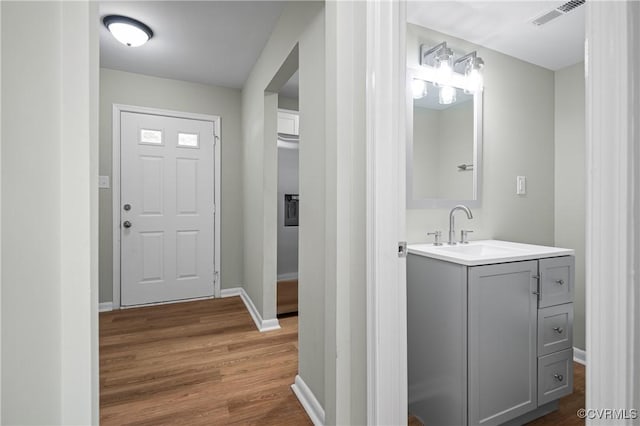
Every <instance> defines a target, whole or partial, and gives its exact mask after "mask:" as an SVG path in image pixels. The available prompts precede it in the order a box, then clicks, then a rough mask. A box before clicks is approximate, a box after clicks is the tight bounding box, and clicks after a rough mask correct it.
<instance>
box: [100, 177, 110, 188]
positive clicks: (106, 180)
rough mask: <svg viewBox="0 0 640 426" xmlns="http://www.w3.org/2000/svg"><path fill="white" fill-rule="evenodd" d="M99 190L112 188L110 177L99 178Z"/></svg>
mask: <svg viewBox="0 0 640 426" xmlns="http://www.w3.org/2000/svg"><path fill="white" fill-rule="evenodd" d="M98 188H110V186H109V176H99V177H98Z"/></svg>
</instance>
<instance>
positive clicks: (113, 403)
mask: <svg viewBox="0 0 640 426" xmlns="http://www.w3.org/2000/svg"><path fill="white" fill-rule="evenodd" d="M280 325H281V326H282V329H280V330H277V331H271V332H268V333H260V332H258V331H257V330H256V327H255V325H254V323H253V321H252V320H251V317H250V316H249V314H248V312H247V310H246V308H245V306H244V304H243V303H242V301H241V300H240V298H239V297H231V298H225V299H216V300H205V301H198V302H187V303H176V304H171V305H163V306H154V307H147V308H136V309H128V310H122V311H114V312H105V313H101V314H100V424H101V425H103V426H109V425H118V426H120V425H154V426H155V425H232V424H259V425H310V424H311V422H310V421H309V419H308V417H307V415H306V413H305V412H304V410H303V408H302V406H301V405H300V403H299V402H298V400H297V398H296V397H295V395H294V394H293V392H292V391H291V388H290V385H291V384H292V383H293V381H294V378H295V375H296V374H297V372H298V318H297V317H287V318H282V319H281V320H280Z"/></svg>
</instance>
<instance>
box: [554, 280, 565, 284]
mask: <svg viewBox="0 0 640 426" xmlns="http://www.w3.org/2000/svg"><path fill="white" fill-rule="evenodd" d="M556 282H557V283H558V284H560V285H563V284H564V280H556Z"/></svg>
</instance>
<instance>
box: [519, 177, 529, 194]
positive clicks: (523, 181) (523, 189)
mask: <svg viewBox="0 0 640 426" xmlns="http://www.w3.org/2000/svg"><path fill="white" fill-rule="evenodd" d="M526 194H527V177H526V176H516V195H526Z"/></svg>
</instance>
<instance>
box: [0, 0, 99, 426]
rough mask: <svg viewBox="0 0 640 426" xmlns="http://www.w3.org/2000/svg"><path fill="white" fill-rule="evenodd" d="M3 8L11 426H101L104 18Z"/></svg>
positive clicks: (4, 415) (4, 406)
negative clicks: (100, 128)
mask: <svg viewBox="0 0 640 426" xmlns="http://www.w3.org/2000/svg"><path fill="white" fill-rule="evenodd" d="M97 6H98V5H97V3H95V2H0V15H1V22H0V38H1V39H2V43H1V49H2V56H1V58H2V65H1V90H2V97H1V103H2V107H1V115H0V122H1V123H2V128H1V132H0V138H1V140H2V142H1V144H0V146H1V159H2V162H1V172H2V173H1V175H2V176H1V181H2V188H1V196H2V200H1V202H0V205H1V207H2V209H1V210H2V212H1V217H2V224H1V227H2V258H1V263H2V273H1V281H2V306H1V307H0V312H1V321H0V322H1V324H2V331H1V333H0V335H1V338H2V356H1V361H2V366H1V370H2V378H1V384H2V396H1V403H0V407H1V417H0V423H2V424H5V425H33V424H46V425H60V424H66V425H72V424H73V425H80V424H97V423H98V405H99V402H98V383H99V377H98V327H97V325H98V313H97V305H98V294H97V293H98V277H97V266H98V244H97V237H98V229H97V217H98V211H97V207H98V200H97V197H98V191H97V175H98V69H99V68H98V22H99V19H98V13H97V11H98V7H97Z"/></svg>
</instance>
